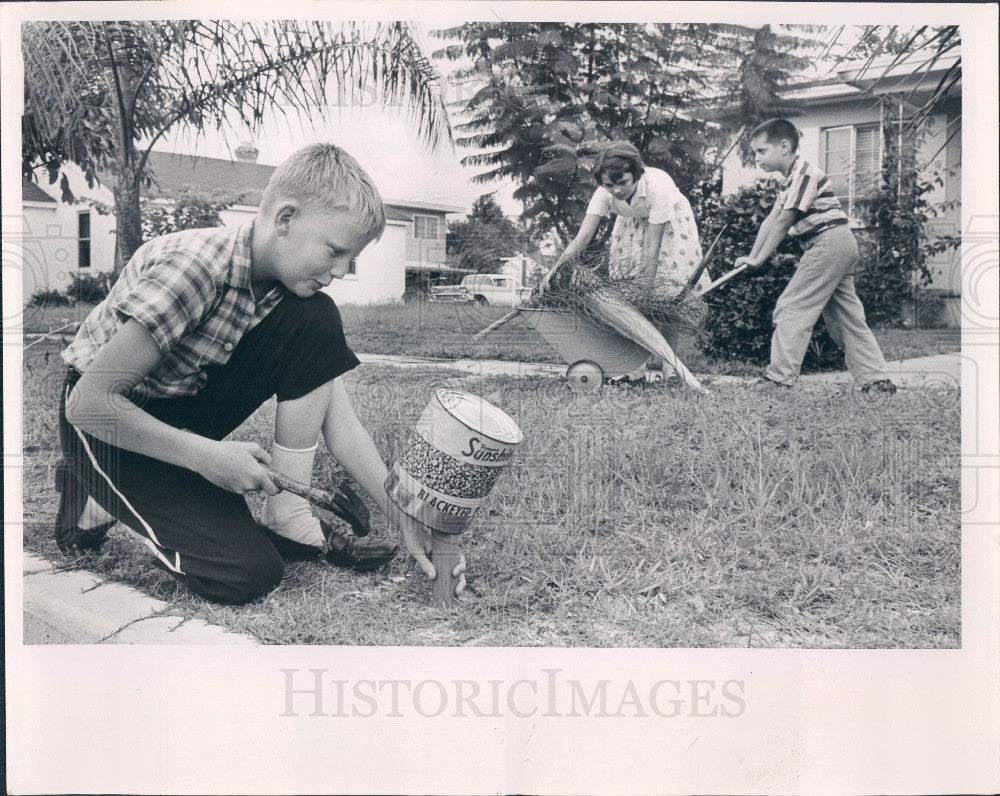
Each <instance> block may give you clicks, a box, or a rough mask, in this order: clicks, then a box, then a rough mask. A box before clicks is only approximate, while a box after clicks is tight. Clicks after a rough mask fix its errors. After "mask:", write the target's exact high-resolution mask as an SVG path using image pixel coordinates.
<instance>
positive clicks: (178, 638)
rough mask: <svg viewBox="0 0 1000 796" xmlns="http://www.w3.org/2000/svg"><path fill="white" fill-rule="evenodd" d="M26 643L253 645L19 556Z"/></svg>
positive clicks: (77, 572) (121, 589) (135, 595)
mask: <svg viewBox="0 0 1000 796" xmlns="http://www.w3.org/2000/svg"><path fill="white" fill-rule="evenodd" d="M24 643H25V644H256V643H257V642H256V640H254V639H252V638H250V637H248V636H242V635H239V634H237V633H231V632H229V631H228V630H224V629H223V628H221V627H217V626H215V625H210V624H208V623H207V622H203V621H202V620H200V619H184V617H182V616H177V615H175V614H171V613H170V611H169V607H168V605H167V604H166V603H165V602H163V601H161V600H154V599H153V598H152V597H148V596H146V595H145V594H143V593H142V592H140V591H137V590H136V589H133V588H131V587H130V586H125V585H123V584H121V583H114V582H112V581H109V580H105V579H103V578H101V577H99V576H97V575H95V574H93V573H91V572H88V571H87V570H84V569H74V570H65V571H60V570H57V569H56V566H55V565H54V564H53V563H52V562H51V561H48V560H46V559H44V558H41V557H40V556H36V555H34V554H33V553H28V552H25V554H24Z"/></svg>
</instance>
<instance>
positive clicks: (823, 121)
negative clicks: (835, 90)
mask: <svg viewBox="0 0 1000 796" xmlns="http://www.w3.org/2000/svg"><path fill="white" fill-rule="evenodd" d="M960 114H961V110H960V108H958V107H956V108H955V109H953V110H949V112H948V113H947V114H938V115H936V116H933V117H932V118H931V119H930V121H929V126H928V134H927V137H926V139H925V140H924V142H923V144H922V146H921V148H920V150H919V159H920V161H921V162H922V163H923V164H924V166H925V169H926V170H927V171H928V172H932V171H940V172H941V173H942V176H943V177H944V185H943V186H940V187H938V188H936V189H935V190H934V191H933V192H932V193H931V194H930V195H929V197H928V199H929V201H931V202H932V203H939V202H943V201H956V200H958V199H960V197H961V184H962V180H961V161H962V149H961V147H962V141H961V139H962V137H961V135H960V134H959V135H954V136H952V137H951V140H950V141H949V140H948V137H949V135H951V133H952V132H954V129H955V125H961V115H960ZM878 121H879V109H878V105H877V104H875V103H874V102H873V101H871V100H867V99H853V100H851V101H848V102H840V103H830V104H827V105H824V106H822V107H814V108H809V109H807V110H806V112H805V113H804V114H803V115H802V116H797V117H795V118H794V119H792V122H793V123H794V124H795V126H796V127H798V128H799V131H800V132H801V133H802V138H801V140H800V142H799V148H800V151H801V152H802V155H803V157H805V158H806V159H807V160H811V161H812V162H813V163H819V154H820V152H819V148H820V131H821V130H822V129H823V128H826V127H838V126H842V125H848V124H851V125H858V124H871V123H877V122H878ZM946 141H947V142H948V144H947V147H945V148H944V150H943V151H939V150H941V147H942V146H943V145H944V144H945V142H946ZM764 176H767V175H766V174H765V173H764V172H763V171H760V170H759V169H756V168H753V167H751V168H747V167H744V166H743V165H742V164H741V163H740V160H739V156H738V155H737V154H736V153H731V154H730V155H729V157H728V158H727V159H726V161H725V163H724V165H723V173H722V191H723V193H724V194H730V193H734V192H736V191H737V190H738V189H739V188H741V187H742V186H745V185H751V184H753V183H754V182H755V181H756V180H758V179H760V178H761V177H764ZM960 218H961V215H960V210H959V208H957V207H956V208H953V209H950V210H948V211H946V212H945V213H944V214H943V216H942V217H941V218H939V219H935V220H933V221H931V222H930V223H929V225H928V228H929V230H930V232H931V233H932V234H940V235H954V234H957V233H958V230H959V227H960V223H961V221H960ZM959 264H960V257H959V254H958V252H956V251H952V252H946V253H945V254H942V255H939V256H937V257H935V258H933V259H932V260H931V262H930V263H929V267H930V270H931V278H932V281H931V284H930V285H929V287H931V288H933V289H935V290H941V291H944V292H945V294H946V295H948V294H951V295H953V296H956V297H957V296H958V294H959V293H960V291H961V270H960V267H959ZM946 302H947V303H949V304H950V305H953V306H949V309H951V310H954V309H955V308H956V307H957V303H958V299H957V298H949V299H946ZM952 315H954V312H952ZM955 317H957V315H956V316H955ZM952 320H954V318H952Z"/></svg>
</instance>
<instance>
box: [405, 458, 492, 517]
mask: <svg viewBox="0 0 1000 796" xmlns="http://www.w3.org/2000/svg"><path fill="white" fill-rule="evenodd" d="M386 492H387V493H388V495H389V499H390V500H392V502H393V503H395V504H396V505H397V506H399V508H400V509H401V510H402V511H403V513H405V514H408V515H409V516H410V517H413V519H415V520H417V521H418V522H422V523H423V524H424V525H427V526H429V527H430V528H433V529H434V530H436V531H443V532H445V533H462V531H464V530H465V528H466V526H467V525H468V524H469V522H470V521H471V520H472V517H473V515H475V513H476V509H477V508H479V504H480V503H481V501H480V500H469V499H467V498H459V497H453V496H451V495H446V494H444V493H443V492H438V491H437V490H436V489H432V488H431V487H429V486H425V485H424V484H422V483H420V482H419V481H418V480H416V479H415V478H414V477H413V476H411V475H410V474H409V473H408V472H406V470H404V469H403V468H402V467H400V466H399V464H398V463H397V464H394V465H393V467H392V470H390V472H389V479H388V481H386Z"/></svg>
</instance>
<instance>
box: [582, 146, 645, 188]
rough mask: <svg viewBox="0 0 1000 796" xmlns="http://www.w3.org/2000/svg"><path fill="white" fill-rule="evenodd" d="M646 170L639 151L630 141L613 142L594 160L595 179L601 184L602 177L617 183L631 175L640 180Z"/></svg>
mask: <svg viewBox="0 0 1000 796" xmlns="http://www.w3.org/2000/svg"><path fill="white" fill-rule="evenodd" d="M645 170H646V168H645V166H644V165H643V163H642V156H641V155H640V154H639V150H638V149H636V148H635V147H634V146H632V144H630V143H629V142H628V141H612V142H611V143H610V144H608V145H607V146H606V147H605V148H604V149H602V150H601V151H600V152H599V153H598V155H597V157H596V158H594V166H593V169H592V172H593V175H594V179H595V180H597V181H598V182H600V181H601V177H602V175H607V177H608V179H610V180H612V181H617V180H620V179H621V177H622V175H624V174H631V175H632V178H633V179H636V180H638V179H639V178H640V177H641V176H642V173H643V172H644V171H645Z"/></svg>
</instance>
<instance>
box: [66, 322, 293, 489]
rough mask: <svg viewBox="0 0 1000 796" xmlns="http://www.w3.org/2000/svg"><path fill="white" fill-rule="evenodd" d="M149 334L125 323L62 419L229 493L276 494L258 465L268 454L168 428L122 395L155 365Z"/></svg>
mask: <svg viewBox="0 0 1000 796" xmlns="http://www.w3.org/2000/svg"><path fill="white" fill-rule="evenodd" d="M161 359H162V357H161V354H160V350H159V348H158V347H157V345H156V342H155V341H154V340H153V336H152V335H151V334H150V333H149V330H148V329H147V328H146V327H145V326H143V325H142V324H141V323H139V322H138V321H137V320H135V319H129V320H128V321H126V322H125V324H124V325H123V326H122V327H121V328H120V329H119V330H118V331H117V332H116V333H115V335H114V337H112V338H111V339H110V340H109V341H108V342H107V343H106V344H105V345H104V346H102V347H101V349H100V350H99V351H98V352H97V356H96V357H94V360H93V362H91V364H90V366H89V367H88V368H87V372H86V373H84V374H83V376H81V377H80V380H79V381H78V382H77V384H76V386H75V387H74V388H73V391H72V393H71V394H70V396H69V399H68V400H67V402H66V419H67V420H68V421H69V422H70V423H71V424H72V425H73V426H75V427H76V428H78V429H80V430H81V431H85V432H87V433H88V434H90V435H91V436H94V437H96V438H97V439H99V440H102V441H103V442H107V443H109V444H111V445H115V446H117V447H119V448H124V449H125V450H130V451H134V452H135V453H141V454H143V455H145V456H150V457H152V458H154V459H159V460H160V461H164V462H167V463H169V464H175V465H178V466H180V467H186V468H188V469H190V470H193V471H194V472H196V473H199V474H200V475H202V476H204V477H205V478H207V479H208V480H209V481H211V482H212V483H213V484H215V485H216V486H220V487H222V488H223V489H227V490H229V491H230V492H239V493H244V492H250V491H253V490H256V489H263V490H264V491H266V492H267V493H268V494H272V495H273V494H276V493H277V492H278V489H277V487H275V486H274V484H273V483H271V479H270V478H268V476H267V473H266V471H265V470H264V464H267V463H268V462H269V461H270V456H269V455H268V453H267V452H266V451H265V450H264V449H263V448H261V447H260V445H258V444H257V443H254V442H234V441H223V442H217V441H216V440H212V439H208V438H207V437H202V436H199V435H197V434H192V433H191V432H190V431H183V430H181V429H178V428H174V427H173V426H171V425H168V424H167V423H164V422H162V421H161V420H157V419H156V418H155V417H153V416H152V415H151V414H149V413H148V412H145V411H143V410H142V409H140V408H139V407H138V406H136V405H135V404H134V403H132V402H131V401H130V400H129V398H128V396H129V395H130V394H131V393H132V391H133V390H134V389H135V387H136V386H137V385H138V384H139V382H141V381H142V380H143V379H144V378H145V377H146V376H147V375H148V374H149V373H150V372H152V370H153V369H154V368H155V367H156V366H157V365H158V364H159V363H160V361H161Z"/></svg>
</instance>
